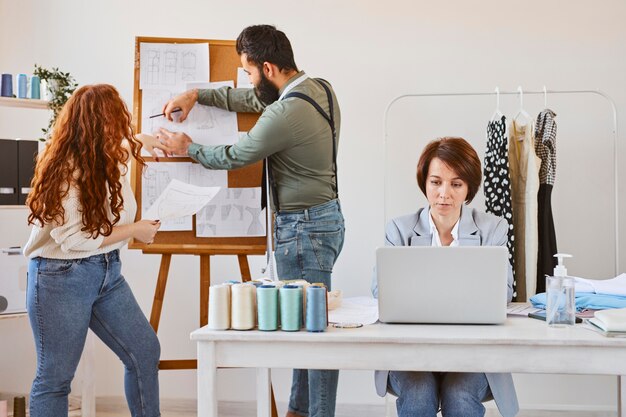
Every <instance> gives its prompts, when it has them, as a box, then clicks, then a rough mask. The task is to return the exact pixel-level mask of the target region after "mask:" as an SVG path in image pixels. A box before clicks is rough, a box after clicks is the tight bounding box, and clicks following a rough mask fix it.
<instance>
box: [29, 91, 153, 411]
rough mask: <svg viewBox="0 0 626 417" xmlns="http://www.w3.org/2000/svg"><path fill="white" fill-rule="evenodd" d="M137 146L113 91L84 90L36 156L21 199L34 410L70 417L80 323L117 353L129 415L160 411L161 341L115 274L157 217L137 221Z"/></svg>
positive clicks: (83, 334) (83, 332)
mask: <svg viewBox="0 0 626 417" xmlns="http://www.w3.org/2000/svg"><path fill="white" fill-rule="evenodd" d="M140 149H141V143H140V142H139V141H138V140H137V139H136V138H135V135H134V132H133V129H132V126H131V115H130V113H129V112H128V109H127V107H126V105H125V104H124V101H123V100H122V99H121V97H120V95H119V93H118V92H117V90H116V89H115V88H114V87H112V86H110V85H106V84H100V85H90V86H85V87H82V88H80V89H78V90H76V92H75V93H74V94H73V95H72V97H70V99H69V100H68V102H67V103H66V104H65V106H64V107H63V110H62V111H61V113H60V114H59V117H58V119H57V121H56V123H55V126H54V130H53V134H52V137H51V139H50V141H49V143H48V146H47V147H46V149H45V150H44V152H43V153H42V154H41V155H40V158H39V160H38V162H37V167H36V170H35V177H34V178H33V181H32V191H31V193H30V195H29V197H28V201H27V204H28V206H29V208H30V210H31V213H30V216H29V218H28V221H29V223H30V224H33V228H32V232H31V235H30V239H29V240H28V243H27V244H26V246H25V248H24V253H25V255H26V256H28V257H29V258H30V263H29V271H28V294H27V307H28V314H29V317H30V323H31V327H32V329H33V334H34V337H35V346H36V351H37V375H36V377H35V380H34V382H33V386H32V389H31V393H30V415H31V417H44V416H45V417H59V416H67V413H68V399H67V398H68V394H69V392H70V384H71V382H72V379H73V378H74V372H75V371H76V367H77V365H78V361H79V359H80V356H81V353H82V350H83V346H84V343H85V337H86V335H87V329H91V330H93V332H94V333H96V335H98V337H99V338H100V339H102V341H103V342H104V343H105V344H106V345H107V346H109V347H110V348H111V350H113V351H114V352H115V353H116V354H117V356H119V358H120V359H121V360H122V362H123V363H124V366H125V368H126V373H125V391H126V399H127V401H128V406H129V408H130V410H131V414H132V415H133V416H146V417H155V416H159V415H160V413H159V385H158V376H157V372H158V363H159V356H160V346H159V341H158V339H157V337H156V334H155V333H154V331H153V330H152V327H150V324H149V323H148V321H147V320H146V318H145V316H144V315H143V313H142V311H141V309H140V308H139V305H138V304H137V301H136V300H135V298H134V296H133V294H132V292H131V290H130V287H129V286H128V284H127V283H126V281H125V280H124V277H123V276H122V274H121V271H120V270H121V263H120V256H119V249H120V248H121V247H122V246H124V245H125V244H126V242H127V241H128V239H130V238H135V239H137V240H139V241H141V242H145V243H150V242H152V240H153V239H154V236H155V234H156V233H157V230H158V229H159V226H160V224H159V222H156V221H145V220H142V221H138V222H135V221H134V218H135V212H136V210H137V204H136V202H135V198H134V195H133V193H132V190H131V188H130V183H129V181H128V178H127V175H126V174H127V173H128V171H129V167H128V163H129V161H130V158H131V156H132V157H133V158H135V159H136V160H137V162H138V163H139V165H140V166H143V165H144V162H143V159H142V158H141V157H140V154H139V152H140Z"/></svg>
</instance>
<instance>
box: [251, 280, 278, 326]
mask: <svg viewBox="0 0 626 417" xmlns="http://www.w3.org/2000/svg"><path fill="white" fill-rule="evenodd" d="M256 304H257V315H258V316H257V323H258V324H259V330H263V331H266V332H271V331H274V330H278V288H276V287H275V286H273V285H261V286H260V287H258V288H257V289H256Z"/></svg>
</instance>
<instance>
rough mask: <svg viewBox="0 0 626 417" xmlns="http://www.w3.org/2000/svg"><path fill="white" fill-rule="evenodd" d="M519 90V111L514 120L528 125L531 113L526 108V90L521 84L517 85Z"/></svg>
mask: <svg viewBox="0 0 626 417" xmlns="http://www.w3.org/2000/svg"><path fill="white" fill-rule="evenodd" d="M517 92H518V93H519V111H518V112H517V114H516V115H515V117H514V118H513V121H514V122H515V123H516V124H519V125H526V124H528V122H529V121H530V115H529V114H528V113H527V112H526V110H524V91H523V90H522V86H521V85H520V86H518V87H517Z"/></svg>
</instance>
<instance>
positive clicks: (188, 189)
mask: <svg viewBox="0 0 626 417" xmlns="http://www.w3.org/2000/svg"><path fill="white" fill-rule="evenodd" d="M219 190H220V187H198V186H197V185H191V184H185V183H184V182H182V181H179V180H172V181H170V183H169V184H167V187H165V190H163V192H162V193H161V195H159V196H158V197H157V199H156V200H155V201H154V203H153V204H152V206H151V207H150V208H149V209H148V210H147V211H146V213H145V215H144V216H143V217H144V219H148V220H163V221H166V220H172V219H178V218H181V217H189V216H193V215H194V214H196V213H197V212H198V211H200V209H201V208H202V207H204V206H206V205H207V204H208V203H209V202H210V201H211V200H212V199H213V198H214V197H215V196H216V195H217V193H218V192H219Z"/></svg>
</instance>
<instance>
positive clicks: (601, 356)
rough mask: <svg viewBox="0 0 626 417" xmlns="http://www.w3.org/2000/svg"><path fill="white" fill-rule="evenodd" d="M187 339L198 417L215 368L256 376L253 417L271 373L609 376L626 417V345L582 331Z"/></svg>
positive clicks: (409, 329) (389, 329)
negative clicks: (194, 352)
mask: <svg viewBox="0 0 626 417" xmlns="http://www.w3.org/2000/svg"><path fill="white" fill-rule="evenodd" d="M191 339H192V340H195V341H196V342H197V347H198V416H200V417H217V368H219V367H236V368H256V369H257V415H258V416H259V417H269V416H270V368H304V369H307V368H308V369H361V370H367V369H372V370H373V369H389V370H414V371H427V370H428V371H458V372H518V373H550V374H598V375H616V376H618V416H619V417H626V410H625V408H626V407H623V403H622V401H623V399H624V398H626V386H625V385H626V384H625V381H626V379H625V378H624V375H626V339H619V338H607V337H604V336H602V335H600V334H597V333H595V332H592V331H590V330H587V329H584V328H583V327H582V325H577V326H576V327H574V328H565V329H549V328H548V327H547V326H546V325H545V322H542V321H538V320H533V319H528V318H525V317H512V318H509V319H507V321H506V323H505V324H503V325H499V326H456V325H385V324H375V325H372V326H365V327H363V328H360V329H334V328H329V329H328V331H327V332H324V333H307V332H306V331H300V332H297V333H291V332H282V331H276V332H260V331H257V330H254V331H235V330H228V331H216V330H209V329H207V328H206V327H203V328H201V329H198V330H196V331H194V332H193V333H192V334H191ZM373 383H374V377H373V374H372V384H373Z"/></svg>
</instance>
